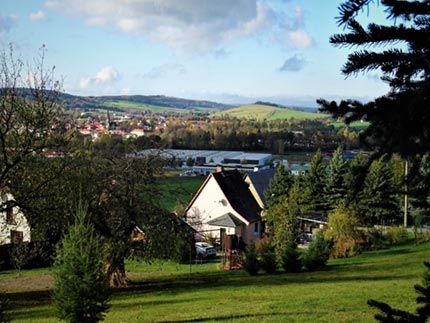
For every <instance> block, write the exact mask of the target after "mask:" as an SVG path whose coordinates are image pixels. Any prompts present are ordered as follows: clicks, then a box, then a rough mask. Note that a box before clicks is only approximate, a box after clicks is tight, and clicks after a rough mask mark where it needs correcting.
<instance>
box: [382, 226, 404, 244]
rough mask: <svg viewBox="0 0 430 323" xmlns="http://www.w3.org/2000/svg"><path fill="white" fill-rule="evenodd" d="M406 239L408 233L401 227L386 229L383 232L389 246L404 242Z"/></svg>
mask: <svg viewBox="0 0 430 323" xmlns="http://www.w3.org/2000/svg"><path fill="white" fill-rule="evenodd" d="M407 238H408V231H407V230H406V229H405V228H403V227H388V229H387V231H386V232H385V239H387V241H388V242H389V243H390V244H394V243H399V242H403V241H406V240H407Z"/></svg>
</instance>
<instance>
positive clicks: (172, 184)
mask: <svg viewBox="0 0 430 323" xmlns="http://www.w3.org/2000/svg"><path fill="white" fill-rule="evenodd" d="M204 180H205V177H203V176H195V177H179V176H178V175H177V174H176V175H171V176H167V177H164V178H161V179H160V180H159V181H158V185H159V189H160V191H161V198H160V203H161V206H162V207H164V208H166V209H168V210H170V211H174V210H175V207H176V206H177V205H178V204H182V205H187V204H188V203H189V202H190V201H191V199H192V198H193V196H194V194H195V193H196V192H197V190H198V189H199V187H200V185H201V184H202V183H203V181H204Z"/></svg>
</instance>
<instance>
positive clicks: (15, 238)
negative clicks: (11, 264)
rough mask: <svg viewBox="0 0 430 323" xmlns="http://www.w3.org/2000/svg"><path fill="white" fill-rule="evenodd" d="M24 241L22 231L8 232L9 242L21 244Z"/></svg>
mask: <svg viewBox="0 0 430 323" xmlns="http://www.w3.org/2000/svg"><path fill="white" fill-rule="evenodd" d="M23 241H24V234H23V233H22V231H15V230H10V242H11V243H21V242H23Z"/></svg>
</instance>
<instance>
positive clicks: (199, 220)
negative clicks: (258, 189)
mask: <svg viewBox="0 0 430 323" xmlns="http://www.w3.org/2000/svg"><path fill="white" fill-rule="evenodd" d="M261 210H262V209H261V207H260V205H259V204H258V202H257V201H256V199H255V198H254V196H253V195H252V193H251V191H250V190H249V187H248V184H246V183H245V181H244V179H243V177H242V174H241V173H240V172H239V171H237V170H228V171H224V170H223V169H222V168H219V169H218V170H217V172H215V173H211V174H209V175H208V177H207V178H206V180H205V181H204V183H203V184H202V186H201V187H200V189H199V190H198V192H197V193H196V195H195V196H194V198H193V199H192V201H191V202H190V204H189V205H188V207H187V209H186V221H187V223H188V224H189V225H190V226H192V227H193V228H194V229H195V230H196V231H197V232H198V237H200V238H202V239H203V238H204V237H213V238H218V239H220V238H221V236H222V235H223V234H227V235H236V236H238V237H242V239H243V241H244V242H245V243H250V242H255V241H258V240H259V239H260V238H261V235H262V233H263V231H264V228H263V225H262V219H261Z"/></svg>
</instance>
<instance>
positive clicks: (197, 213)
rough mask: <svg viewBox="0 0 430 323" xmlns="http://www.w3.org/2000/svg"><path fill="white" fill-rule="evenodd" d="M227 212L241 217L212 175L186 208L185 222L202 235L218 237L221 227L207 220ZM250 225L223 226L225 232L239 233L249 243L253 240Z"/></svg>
mask: <svg viewBox="0 0 430 323" xmlns="http://www.w3.org/2000/svg"><path fill="white" fill-rule="evenodd" d="M229 212H230V213H232V214H234V215H235V216H236V217H238V218H239V219H243V218H242V217H241V216H240V214H238V213H237V212H236V211H235V210H234V209H233V207H232V206H231V205H230V203H229V202H228V200H227V198H226V197H225V195H224V193H223V192H222V190H221V188H220V187H219V185H218V183H217V181H216V180H215V179H214V178H213V177H210V178H209V179H208V182H207V183H206V185H205V187H204V188H203V189H202V191H201V192H200V194H199V195H198V197H197V198H196V199H195V201H194V203H193V204H192V205H191V207H190V208H189V209H188V212H187V222H188V224H190V225H191V226H192V227H193V228H194V229H195V230H196V231H198V232H199V233H201V235H203V236H212V237H215V238H220V229H221V227H219V226H213V225H208V224H207V222H208V221H210V220H213V219H216V218H217V217H219V216H221V215H224V214H226V213H229ZM251 227H252V228H250V227H249V226H246V227H243V226H238V227H236V228H229V227H225V230H226V234H236V235H241V236H242V237H243V240H244V241H245V243H249V242H251V241H255V240H254V234H253V231H252V230H253V228H254V226H253V224H251Z"/></svg>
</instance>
